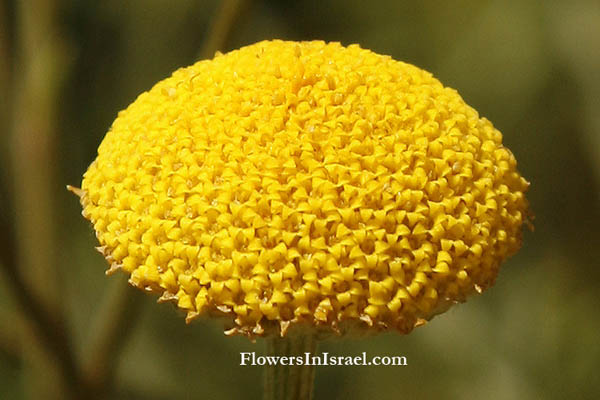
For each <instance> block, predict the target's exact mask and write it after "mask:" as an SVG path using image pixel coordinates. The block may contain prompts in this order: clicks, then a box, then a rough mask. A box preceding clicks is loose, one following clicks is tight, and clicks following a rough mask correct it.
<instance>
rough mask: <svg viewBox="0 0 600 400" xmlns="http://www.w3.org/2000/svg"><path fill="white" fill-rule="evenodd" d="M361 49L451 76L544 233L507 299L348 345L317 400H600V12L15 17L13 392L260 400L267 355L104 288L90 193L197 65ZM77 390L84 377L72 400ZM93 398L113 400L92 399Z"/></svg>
mask: <svg viewBox="0 0 600 400" xmlns="http://www.w3.org/2000/svg"><path fill="white" fill-rule="evenodd" d="M270 38H282V39H293V40H303V39H324V40H327V41H340V42H342V43H343V44H346V45H347V44H351V43H359V44H360V45H361V46H362V47H365V48H369V49H372V50H374V51H376V52H378V53H383V54H389V55H391V56H392V57H393V58H395V59H397V60H403V61H407V62H410V63H413V64H416V65H417V66H419V67H422V68H424V69H427V70H429V71H431V72H433V73H434V75H435V76H436V77H438V78H439V79H440V80H441V81H442V82H443V83H444V84H445V85H448V86H451V87H454V88H456V89H457V90H458V91H459V92H460V93H461V94H462V96H463V97H464V98H465V100H466V101H467V102H468V103H469V104H470V105H472V106H473V107H475V108H476V109H477V110H478V111H479V112H480V114H481V115H483V116H485V117H487V118H488V119H490V120H491V121H492V122H493V123H494V124H495V126H496V127H497V128H498V129H500V130H501V131H502V132H503V134H504V143H505V145H506V146H507V147H509V148H510V149H511V150H512V151H513V153H514V154H515V156H516V158H517V160H518V162H519V169H520V171H521V172H522V174H523V175H524V176H525V177H526V178H527V179H528V180H529V181H530V182H531V189H530V192H529V193H528V197H529V199H530V201H531V206H532V209H533V211H534V213H535V214H536V219H535V232H533V233H531V232H527V233H526V235H525V242H524V246H523V249H522V250H521V251H520V252H519V253H518V254H517V255H516V256H514V257H513V258H511V259H510V260H509V261H508V262H506V263H505V265H504V267H503V269H502V271H501V273H500V276H499V277H498V280H497V283H496V285H495V287H493V288H491V289H490V290H489V291H487V292H486V293H484V294H483V295H482V296H478V297H473V298H471V299H470V301H468V302H467V303H465V304H463V305H460V306H457V307H455V308H453V309H451V310H450V311H449V312H447V313H446V314H444V315H442V316H439V317H437V318H435V319H434V320H433V321H432V322H431V323H429V324H427V325H426V326H425V327H421V328H418V329H416V330H415V331H414V332H413V333H412V334H411V335H409V336H400V335H397V334H394V333H389V334H383V335H380V336H376V337H370V338H362V339H336V340H329V341H326V342H324V343H322V345H321V347H320V349H321V350H322V351H328V352H329V353H330V354H332V355H357V354H361V353H362V352H363V351H366V352H367V353H368V354H370V355H404V356H406V357H407V358H408V363H409V365H408V366H407V367H344V368H340V367H320V368H318V369H317V378H316V388H315V398H316V399H332V400H333V399H344V400H350V399H370V398H377V399H398V398H405V399H431V398H438V399H480V398H486V399H488V400H495V399H565V398H577V399H594V398H598V396H600V380H599V379H597V375H598V371H600V344H599V337H600V333H599V332H600V294H599V290H600V283H599V278H600V261H599V260H600V257H599V255H600V254H599V253H600V251H599V249H600V228H599V226H600V196H599V194H600V73H599V72H598V71H600V50H599V49H600V3H599V2H598V1H595V0H573V1H536V0H508V1H500V0H458V1H448V2H442V1H433V0H432V1H410V2H409V1H394V0H389V1H359V0H319V1H291V0H290V1H275V0H269V1H267V0H254V1H251V0H247V1H224V2H219V1H203V0H197V1H192V0H176V1H163V0H132V1H118V0H106V1H90V0H85V1H83V0H80V1H74V0H54V1H16V0H2V1H1V2H0V90H1V91H0V225H1V226H0V239H1V240H0V255H1V256H2V257H1V258H0V265H1V266H2V267H1V269H0V398H1V399H25V398H27V399H38V398H49V399H51V398H65V397H64V396H66V395H67V394H68V393H71V394H72V393H74V392H76V391H77V390H82V391H83V392H84V393H87V395H86V396H87V397H88V398H94V397H97V398H102V397H104V398H111V399H188V398H189V399H195V398H198V399H200V398H205V399H231V398H237V399H245V398H247V399H256V398H260V393H261V383H262V380H261V379H262V377H261V373H262V371H261V369H260V368H259V367H241V366H239V365H238V364H239V361H240V356H239V352H240V351H256V352H262V351H263V346H264V343H263V342H262V341H261V340H258V341H257V342H256V343H251V342H250V341H248V340H247V339H245V338H240V337H234V338H227V337H224V336H223V334H222V331H221V328H220V327H219V326H218V325H217V324H216V323H214V322H211V321H199V322H195V323H193V324H191V325H189V326H186V325H185V323H184V318H183V315H182V314H181V313H180V312H179V311H177V310H176V309H175V308H174V307H172V306H170V305H164V304H163V305H157V304H155V298H154V297H153V296H146V295H144V294H143V293H140V292H139V291H137V290H135V289H133V288H129V287H127V285H126V283H125V282H126V279H125V276H124V275H119V274H117V275H116V276H112V277H110V278H107V277H105V275H104V270H105V269H106V267H107V265H106V263H105V261H104V260H103V259H102V257H101V256H100V254H98V253H97V252H96V251H94V249H93V247H94V246H95V245H96V240H95V237H94V234H93V231H92V229H91V226H89V224H88V223H87V221H85V220H84V219H83V218H82V217H81V215H80V212H81V209H80V206H79V203H78V201H77V198H76V197H75V196H73V195H71V194H70V193H68V192H67V191H66V190H65V185H67V184H72V185H75V186H78V185H79V184H80V182H81V175H82V174H83V172H84V171H85V170H86V168H87V166H88V164H89V163H90V162H91V161H92V160H93V159H94V158H95V154H96V148H97V146H98V144H99V143H100V141H101V140H102V138H103V136H104V134H105V132H106V130H107V128H108V127H109V126H110V124H111V122H112V120H113V119H114V118H115V116H116V114H117V112H118V111H119V110H121V109H123V108H124V107H126V106H127V105H128V104H129V103H130V102H132V101H133V100H134V99H135V97H136V96H137V95H138V94H140V93H141V92H143V91H145V90H147V89H149V88H150V87H151V86H152V85H153V84H154V83H155V82H157V81H158V80H161V79H163V78H165V77H167V76H168V75H170V73H171V72H172V71H173V70H174V69H176V68H178V67H180V66H186V65H189V64H192V63H193V62H194V61H195V60H197V59H199V58H201V57H205V56H206V55H207V54H212V53H214V50H216V49H218V48H220V49H221V50H223V51H228V50H231V49H235V48H238V47H240V46H243V45H246V44H250V43H253V42H256V41H258V40H262V39H270ZM77 382H84V384H81V388H79V389H77V390H75V389H73V386H74V385H76V384H77ZM94 393H95V395H93V394H94Z"/></svg>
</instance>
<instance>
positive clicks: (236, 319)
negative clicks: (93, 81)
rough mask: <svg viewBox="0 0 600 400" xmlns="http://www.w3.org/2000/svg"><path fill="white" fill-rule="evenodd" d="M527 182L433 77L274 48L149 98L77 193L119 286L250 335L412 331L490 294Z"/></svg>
mask: <svg viewBox="0 0 600 400" xmlns="http://www.w3.org/2000/svg"><path fill="white" fill-rule="evenodd" d="M527 187H528V183H527V182H526V181H525V179H523V178H522V177H521V176H520V175H519V173H518V172H517V170H516V161H515V158H514V157H513V155H512V154H511V152H510V151H509V150H508V149H506V148H505V147H503V146H502V135H501V133H500V132H498V131H497V130H496V129H494V127H493V126H492V124H491V123H490V122H489V121H488V120H486V119H484V118H480V117H479V115H478V114H477V112H476V111H475V110H474V109H472V108H471V107H469V106H468V105H467V104H465V102H464V101H463V100H462V98H461V97H460V96H459V95H458V93H457V92H456V91H455V90H453V89H450V88H447V87H444V86H443V85H442V84H441V83H440V82H439V81H438V80H436V79H435V78H434V77H433V76H432V75H431V74H430V73H428V72H426V71H423V70H421V69H419V68H417V67H415V66H412V65H410V64H406V63H403V62H398V61H394V60H393V59H391V58H390V57H387V56H382V55H378V54H375V53H373V52H371V51H368V50H364V49H361V48H360V47H359V46H357V45H352V46H349V47H343V46H341V45H340V44H339V43H324V42H321V41H315V42H301V43H296V42H284V41H264V42H260V43H257V44H254V45H251V46H247V47H244V48H242V49H240V50H236V51H233V52H231V53H228V54H225V55H220V54H218V55H217V56H216V57H215V58H214V59H213V60H206V61H200V62H198V63H196V64H194V65H192V66H190V67H187V68H182V69H179V70H177V71H176V72H175V73H174V74H173V75H172V76H171V77H169V78H167V79H165V80H163V81H161V82H159V83H157V84H156V85H155V86H154V87H153V88H152V89H151V90H150V91H148V92H146V93H143V94H141V95H140V96H139V97H138V98H137V99H136V100H135V101H134V102H133V103H132V104H131V105H130V106H129V107H128V108H127V109H126V110H125V111H122V112H120V113H119V116H118V118H117V119H116V120H115V121H114V123H113V125H112V127H111V129H110V131H109V132H108V133H107V134H106V137H105V138H104V140H103V142H102V144H101V145H100V147H99V149H98V157H97V158H96V160H95V161H94V162H93V163H92V164H91V165H90V167H89V169H88V171H87V172H86V173H85V175H84V178H83V183H82V189H81V191H80V192H79V194H80V195H81V203H82V205H83V215H84V216H85V217H86V218H88V219H89V220H90V221H91V222H92V223H93V225H94V229H95V231H96V235H97V237H98V240H99V242H100V249H101V251H102V252H103V254H104V255H105V256H106V258H107V260H108V261H109V263H110V264H111V268H110V270H109V271H114V270H116V269H123V270H124V271H126V272H127V273H128V274H130V282H131V283H132V284H133V285H135V286H137V287H139V288H143V289H146V290H149V291H152V292H156V293H159V294H161V295H162V296H161V298H160V300H173V301H175V302H176V304H177V305H178V306H179V307H180V308H182V309H184V310H186V311H187V317H188V318H187V319H188V320H192V319H194V318H195V317H197V316H201V315H205V314H216V315H221V316H226V317H228V318H229V320H230V324H231V325H230V328H231V330H229V331H228V333H241V334H245V335H248V336H254V335H265V334H281V335H284V334H285V332H286V331H287V329H288V328H289V327H293V326H294V325H310V326H312V327H314V328H313V329H317V330H320V331H325V332H331V331H333V332H343V331H346V330H347V329H348V328H350V327H353V326H354V327H357V326H359V327H361V329H362V330H363V331H365V330H366V331H379V330H384V329H388V328H393V329H396V330H398V331H400V332H402V333H408V332H410V331H411V330H412V328H413V327H415V326H417V325H419V324H421V323H423V322H424V321H426V320H428V319H430V318H431V317H432V316H434V315H435V314H437V313H439V312H442V311H444V310H445V309H447V308H448V307H449V306H450V305H451V304H454V303H456V302H460V301H463V300H464V298H465V296H467V295H468V294H470V293H473V292H474V291H477V292H481V290H482V289H485V288H486V287H488V286H490V285H491V284H492V283H493V282H494V279H495V277H496V275H497V272H498V268H499V265H500V263H501V262H502V261H503V260H504V259H505V258H506V257H507V256H509V255H511V254H512V253H514V252H515V251H516V250H517V249H518V248H519V247H520V244H521V226H522V224H523V222H524V221H526V219H527V201H526V199H525V196H524V192H525V191H526V189H527Z"/></svg>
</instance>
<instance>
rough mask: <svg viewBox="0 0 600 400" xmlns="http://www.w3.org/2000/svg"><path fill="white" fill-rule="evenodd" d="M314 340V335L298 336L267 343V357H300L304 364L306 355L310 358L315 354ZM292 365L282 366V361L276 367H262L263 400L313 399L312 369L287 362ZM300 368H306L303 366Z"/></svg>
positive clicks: (267, 365) (312, 366)
mask: <svg viewBox="0 0 600 400" xmlns="http://www.w3.org/2000/svg"><path fill="white" fill-rule="evenodd" d="M316 349H317V340H316V338H315V337H314V336H313V335H303V334H297V335H295V336H288V337H285V338H279V337H275V338H269V339H267V356H287V357H301V359H302V361H304V360H305V357H306V355H305V354H306V353H309V356H312V355H314V354H315V352H316ZM289 361H293V364H294V365H282V364H281V359H279V362H278V363H277V365H270V363H269V362H267V364H266V365H265V386H264V396H263V398H264V400H310V399H311V398H312V392H313V384H314V380H315V367H314V365H296V364H299V363H298V361H299V359H298V358H294V359H288V363H289V364H292V362H289ZM302 364H305V363H304V362H303V363H302Z"/></svg>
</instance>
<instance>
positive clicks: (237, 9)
mask: <svg viewBox="0 0 600 400" xmlns="http://www.w3.org/2000/svg"><path fill="white" fill-rule="evenodd" d="M250 3H251V0H222V1H221V4H219V6H218V10H217V13H216V14H215V16H214V18H213V19H212V21H211V24H210V28H209V31H208V34H207V36H206V40H205V41H204V44H203V45H202V50H201V51H200V55H199V58H200V59H201V60H203V59H208V58H213V56H214V55H215V53H216V52H217V51H222V50H223V49H224V48H225V45H226V44H227V40H228V39H229V36H230V34H231V31H232V29H233V27H234V25H235V24H236V22H237V20H238V17H239V16H240V15H242V14H243V12H244V10H245V8H247V7H249V6H250Z"/></svg>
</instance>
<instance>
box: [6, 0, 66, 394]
mask: <svg viewBox="0 0 600 400" xmlns="http://www.w3.org/2000/svg"><path fill="white" fill-rule="evenodd" d="M15 7H16V11H15V14H16V17H17V25H16V27H17V30H16V46H15V66H14V69H13V70H14V71H15V76H14V77H13V86H12V87H11V94H12V118H11V123H12V136H11V139H12V141H11V148H12V151H11V152H10V163H11V166H10V170H11V171H12V176H13V177H14V179H13V181H12V182H11V183H12V189H13V190H12V193H13V198H12V203H13V207H14V211H15V217H14V227H15V229H14V230H15V232H14V233H15V237H16V247H15V250H16V251H15V257H14V260H13V263H11V264H10V265H5V269H6V270H7V271H8V272H9V274H8V275H9V279H10V280H9V282H10V283H12V286H13V289H14V291H15V293H16V297H17V299H18V300H19V304H20V306H21V308H22V311H23V312H25V313H26V314H27V315H28V316H29V318H30V319H31V322H32V324H31V325H29V327H30V330H29V334H25V335H22V339H23V341H22V343H21V346H22V352H23V354H24V356H25V359H26V361H27V363H26V364H27V365H28V366H30V367H31V370H30V372H29V375H30V377H31V382H30V384H29V385H27V388H28V390H29V391H30V393H31V395H32V396H34V397H38V396H41V395H42V394H43V396H44V397H46V398H65V397H67V396H68V397H73V396H74V391H76V390H77V389H76V387H77V368H76V362H75V360H74V357H73V354H72V351H71V350H70V349H71V346H70V342H69V338H68V337H67V335H66V330H65V325H66V324H65V322H64V319H63V312H62V296H63V292H62V291H61V288H60V269H59V268H58V265H57V263H56V255H57V249H58V246H59V245H60V244H59V242H58V240H57V239H56V229H55V228H56V225H55V221H56V219H55V214H54V210H55V209H56V207H55V204H54V197H55V196H54V195H53V193H55V189H54V188H55V186H56V180H55V176H56V175H55V166H56V162H57V160H56V156H55V148H54V146H55V143H56V140H55V134H56V132H55V126H56V107H57V105H58V104H59V102H58V101H57V100H58V94H59V92H60V88H61V83H62V79H63V77H64V74H65V69H66V57H65V54H66V53H65V45H64V43H63V42H62V40H61V36H60V32H58V30H57V25H58V24H57V18H58V12H59V5H58V3H57V2H55V1H20V2H17V3H16V5H15ZM40 377H45V378H46V379H39V378H40ZM37 383H40V384H41V385H37Z"/></svg>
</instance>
